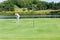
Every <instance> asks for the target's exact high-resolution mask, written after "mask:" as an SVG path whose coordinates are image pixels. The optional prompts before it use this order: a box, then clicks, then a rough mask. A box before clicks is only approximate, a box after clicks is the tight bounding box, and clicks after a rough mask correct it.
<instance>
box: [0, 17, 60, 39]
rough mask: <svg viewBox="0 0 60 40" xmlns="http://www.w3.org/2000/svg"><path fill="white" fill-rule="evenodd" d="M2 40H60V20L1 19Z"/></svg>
mask: <svg viewBox="0 0 60 40" xmlns="http://www.w3.org/2000/svg"><path fill="white" fill-rule="evenodd" d="M0 40H60V18H23V19H22V18H21V19H20V21H19V24H16V19H0Z"/></svg>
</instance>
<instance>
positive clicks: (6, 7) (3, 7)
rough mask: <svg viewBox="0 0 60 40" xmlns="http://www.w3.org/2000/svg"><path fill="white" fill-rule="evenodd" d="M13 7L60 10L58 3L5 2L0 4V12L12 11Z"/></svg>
mask: <svg viewBox="0 0 60 40" xmlns="http://www.w3.org/2000/svg"><path fill="white" fill-rule="evenodd" d="M14 5H17V6H18V7H19V8H27V9H28V10H47V9H52V10H58V9H60V2H58V3H54V2H50V3H49V2H46V1H40V0H7V1H4V2H2V3H0V11H14Z"/></svg>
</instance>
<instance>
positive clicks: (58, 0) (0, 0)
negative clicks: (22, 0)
mask: <svg viewBox="0 0 60 40" xmlns="http://www.w3.org/2000/svg"><path fill="white" fill-rule="evenodd" d="M3 1H4V0H0V2H3ZM41 1H47V2H52V1H54V2H60V0H41Z"/></svg>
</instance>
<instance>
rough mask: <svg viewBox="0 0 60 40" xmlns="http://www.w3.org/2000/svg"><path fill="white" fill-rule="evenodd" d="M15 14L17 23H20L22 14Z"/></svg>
mask: <svg viewBox="0 0 60 40" xmlns="http://www.w3.org/2000/svg"><path fill="white" fill-rule="evenodd" d="M15 15H16V19H17V20H16V23H19V18H20V15H19V14H18V13H15Z"/></svg>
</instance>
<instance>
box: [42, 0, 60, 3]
mask: <svg viewBox="0 0 60 40" xmlns="http://www.w3.org/2000/svg"><path fill="white" fill-rule="evenodd" d="M41 1H47V2H52V1H53V2H56V3H57V2H60V0H41Z"/></svg>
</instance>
